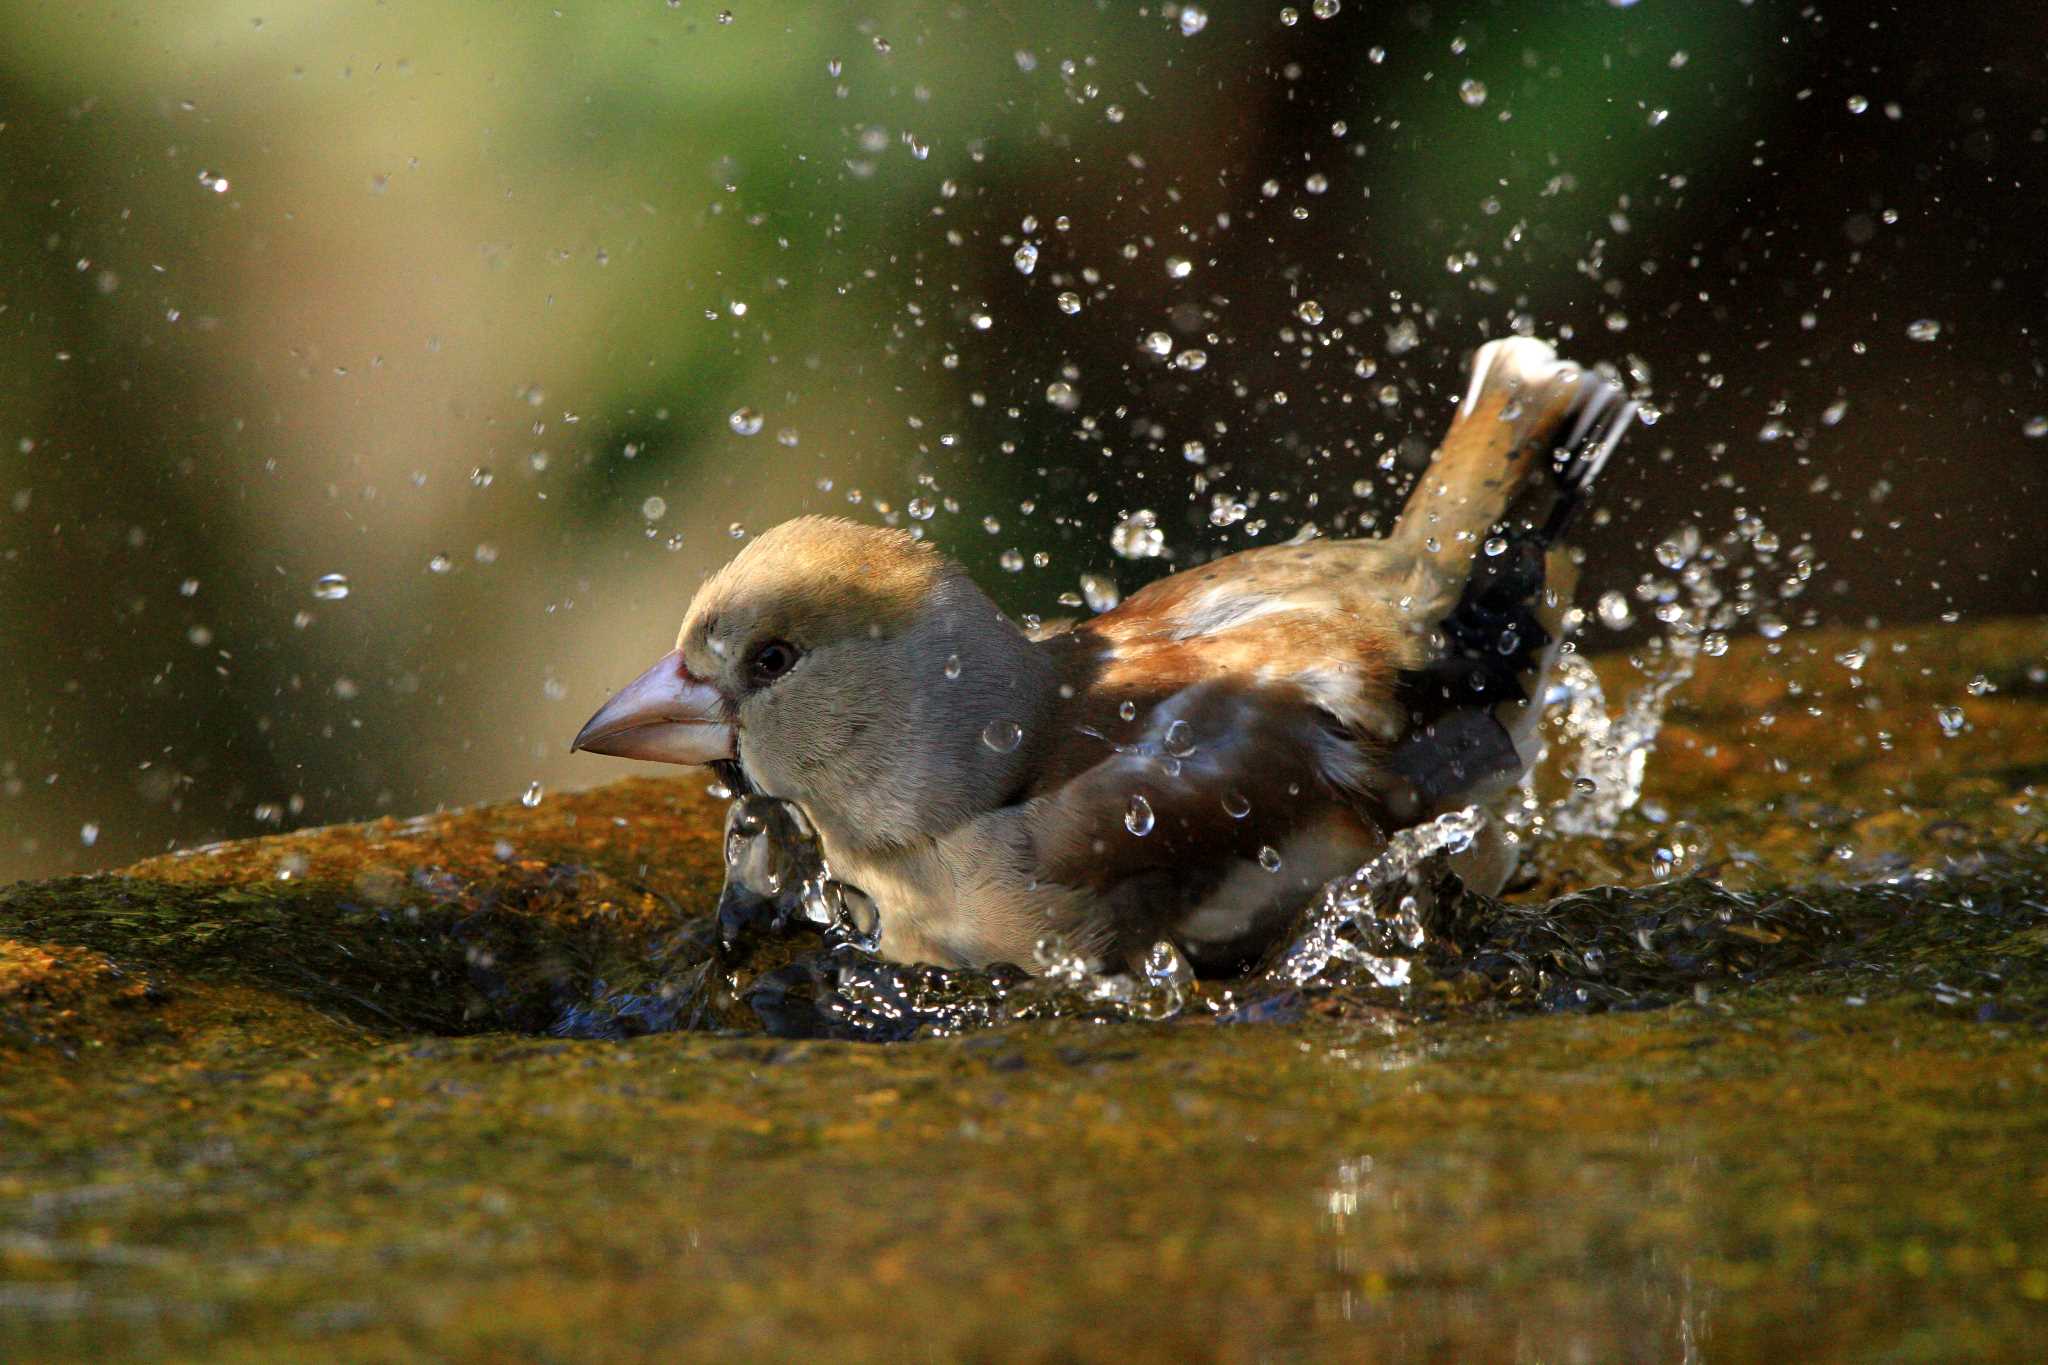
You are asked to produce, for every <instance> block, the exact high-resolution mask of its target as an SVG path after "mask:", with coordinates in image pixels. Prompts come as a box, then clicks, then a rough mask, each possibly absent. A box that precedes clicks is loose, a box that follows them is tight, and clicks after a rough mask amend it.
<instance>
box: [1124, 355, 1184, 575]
mask: <svg viewBox="0 0 2048 1365" xmlns="http://www.w3.org/2000/svg"><path fill="white" fill-rule="evenodd" d="M1183 354H1185V353H1183ZM1109 548H1110V549H1112V550H1115V551H1116V552H1117V554H1119V555H1121V556H1122V557H1123V558H1125V559H1157V558H1159V556H1161V555H1163V554H1165V553H1166V535H1165V533H1164V532H1163V531H1161V530H1160V529H1159V514H1158V513H1156V512H1154V511H1152V510H1151V509H1150V508H1140V509H1138V510H1137V511H1135V512H1133V513H1131V514H1130V515H1129V516H1127V517H1125V518H1124V519H1123V520H1122V521H1119V522H1118V523H1117V524H1116V529H1115V530H1114V531H1111V532H1110V533H1109Z"/></svg>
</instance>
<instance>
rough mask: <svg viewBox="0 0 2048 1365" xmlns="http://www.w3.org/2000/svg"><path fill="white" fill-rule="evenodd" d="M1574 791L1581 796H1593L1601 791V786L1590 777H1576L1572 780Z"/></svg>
mask: <svg viewBox="0 0 2048 1365" xmlns="http://www.w3.org/2000/svg"><path fill="white" fill-rule="evenodd" d="M1572 790H1573V791H1575V792H1577V793H1578V794H1579V795H1581V796H1591V795H1592V794H1593V793H1594V792H1596V791H1599V790H1600V784H1599V783H1598V782H1595V781H1594V780H1593V779H1592V778H1590V777H1575V778H1573V779H1572Z"/></svg>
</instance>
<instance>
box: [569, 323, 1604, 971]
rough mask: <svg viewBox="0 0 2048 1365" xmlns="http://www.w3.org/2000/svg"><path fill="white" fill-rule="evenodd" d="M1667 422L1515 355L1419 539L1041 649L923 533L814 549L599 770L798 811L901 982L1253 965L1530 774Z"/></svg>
mask: <svg viewBox="0 0 2048 1365" xmlns="http://www.w3.org/2000/svg"><path fill="white" fill-rule="evenodd" d="M1634 413H1635V406H1634V404H1633V403H1631V402H1629V401H1628V400H1627V398H1626V396H1625V395H1624V394H1623V392H1622V390H1621V388H1620V386H1619V385H1617V384H1616V383H1615V382H1614V381H1613V380H1611V379H1609V378H1606V377H1604V376H1602V375H1600V374H1599V373H1597V372H1595V371H1593V370H1589V369H1587V368H1585V367H1582V366H1579V365H1575V364H1572V363H1571V362H1569V361H1565V360H1561V359H1559V357H1558V356H1557V354H1556V352H1555V351H1554V350H1553V349H1552V348H1551V347H1550V346H1549V345H1547V344H1545V343H1543V342H1541V341H1538V340H1535V339H1533V338H1528V337H1509V338H1506V339H1502V340H1496V341H1491V342H1488V343H1486V344H1485V345H1483V346H1481V347H1479V349H1478V351H1477V353H1476V355H1475V356H1474V358H1473V361H1472V367H1471V375H1470V383H1469V386H1468V387H1467V388H1466V390H1465V392H1464V396H1463V399H1462V401H1461V402H1460V403H1459V405H1458V406H1457V408H1456V410H1455V412H1454V414H1453V416H1452V419H1451V422H1450V424H1449V428H1448V431H1447V433H1446V435H1445V436H1444V439H1443V441H1442V443H1441V444H1440V445H1439V446H1438V448H1437V449H1436V451H1435V453H1434V455H1433V456H1432V458H1431V461H1430V463H1429V465H1428V466H1427V468H1426V469H1424V470H1423V472H1422V474H1421V475H1420V478H1419V481H1418V482H1417V483H1416V485H1415V486H1414V488H1413V489H1412V490H1411V491H1410V493H1409V495H1408V497H1407V500H1406V502H1405V504H1404V505H1403V508H1402V510H1401V513H1400V516H1399V518H1398V520H1396V521H1395V522H1394V524H1393V526H1392V528H1391V529H1390V531H1389V532H1388V533H1387V534H1386V535H1384V536H1379V537H1369V538H1358V539H1336V538H1306V539H1304V538H1297V539H1296V540H1294V541H1290V542H1289V543H1285V544H1274V545H1269V546H1263V547H1259V548H1256V549H1249V550H1244V551H1241V552H1238V553H1235V554H1231V555H1227V556H1224V557H1222V558H1218V559H1215V560H1212V561H1210V562H1208V563H1206V564H1201V565H1198V566H1195V567H1190V568H1187V569H1185V570H1182V571H1181V572H1178V573H1175V574H1172V575H1170V576H1168V577H1164V578H1161V579H1158V580H1157V581H1155V582H1152V583H1151V584H1149V585H1147V586H1146V587H1144V588H1143V589H1141V590H1139V591H1137V592H1134V593H1133V594H1132V595H1131V596H1130V597H1128V598H1126V599H1124V600H1123V602H1122V603H1121V604H1119V605H1117V606H1115V607H1114V608H1112V609H1110V610H1108V611H1104V612H1102V613H1101V614H1099V615H1095V616H1090V617H1087V618H1085V619H1081V620H1076V621H1073V622H1069V623H1058V624H1054V625H1051V626H1048V627H1043V628H1037V629H1032V630H1027V629H1025V628H1023V627H1020V626H1019V625H1018V624H1016V623H1015V622H1013V621H1012V620H1011V619H1009V618H1008V617H1007V616H1005V615H1004V614H1003V613H1002V612H1001V611H1000V610H999V609H998V608H997V607H996V605H995V604H994V602H993V601H991V600H990V598H989V597H988V596H987V595H986V594H985V593H984V592H983V591H982V590H981V589H980V588H979V587H978V586H976V584H975V583H974V581H973V579H972V578H970V577H969V575H968V574H967V572H966V571H965V570H964V569H963V568H962V567H961V566H960V565H959V564H957V563H955V562H954V561H953V560H952V559H950V558H948V557H947V556H946V555H944V554H942V553H941V552H940V551H939V550H938V549H937V548H936V547H934V546H933V545H931V544H930V543H929V542H927V541H924V540H921V539H919V538H917V537H914V536H912V535H910V534H908V533H906V532H905V531H902V530H897V529H889V528H882V527H876V526H870V525H862V524H857V523H854V522H851V521H847V520H841V519H836V518H830V517H821V516H805V517H801V518H798V519H796V520H794V521H789V522H785V523H783V524H781V525H779V526H776V527H775V528H773V529H772V530H769V531H767V532H765V533H763V534H762V535H760V536H759V537H758V538H757V539H755V540H753V541H752V542H751V543H750V544H748V545H747V546H746V547H745V548H744V549H743V550H741V551H740V553H739V554H738V555H737V556H736V557H735V558H733V559H732V560H731V561H730V562H729V563H727V564H726V565H725V566H724V567H723V568H721V569H720V570H719V571H718V572H716V573H715V574H713V575H712V576H711V577H709V578H708V579H706V580H705V581H704V583H703V584H702V585H701V586H700V587H699V588H698V590H697V592H696V595H695V597H694V598H693V599H692V601H691V602H690V604H689V608H688V610H687V611H686V612H685V613H684V616H683V623H682V629H681V632H680V634H679V635H678V637H677V640H676V646H675V648H674V649H673V650H671V651H669V652H668V653H667V654H665V655H663V656H662V657H661V658H660V659H659V660H657V661H656V662H655V664H654V665H653V667H651V668H649V669H648V670H647V671H646V672H645V673H643V674H641V675H640V676H639V677H638V678H637V679H635V680H634V681H633V682H631V683H629V684H627V685H626V686H625V687H624V688H623V689H621V690H620V691H619V692H618V693H617V694H616V695H615V696H613V697H612V698H611V700H610V701H608V702H606V703H605V704H604V706H603V707H601V708H600V709H599V710H598V712H597V713H596V714H595V715H593V716H592V717H591V718H590V721H589V723H588V724H586V725H585V726H584V727H583V730H582V732H581V733H580V734H578V735H577V736H576V739H575V742H574V745H573V747H574V748H576V749H583V750H589V751H591V752H593V753H600V754H613V755H619V756H623V757H628V758H638V759H652V760H655V761H659V762H665V763H680V764H699V765H710V766H713V767H715V768H717V769H718V770H719V771H720V772H721V774H723V775H724V776H725V777H726V779H727V780H728V783H729V785H732V786H734V787H735V788H736V789H738V790H741V791H744V792H751V793H757V794H759V795H762V796H768V797H774V798H778V799H780V800H782V801H786V802H789V803H792V804H793V805H794V806H795V807H797V808H798V809H799V810H801V812H802V813H803V815H804V816H805V817H806V820H807V822H808V824H809V826H810V828H811V830H813V831H814V832H815V836H816V840H817V844H818V848H819V851H820V853H821V854H822V856H823V859H824V862H825V866H826V869H827V870H828V872H829V876H830V877H831V878H832V879H833V881H835V882H837V883H839V884H841V885H843V886H845V887H847V888H850V889H853V890H857V891H858V892H860V893H862V895H863V896H864V897H865V900H866V902H867V903H868V904H870V905H871V906H872V907H873V914H874V916H875V917H876V918H877V919H878V922H879V942H878V951H879V952H880V953H881V955H882V956H883V957H884V958H887V959H890V960H893V961H898V962H928V963H936V964H941V965H953V966H983V965H989V964H993V963H999V962H1007V963H1012V964H1015V965H1017V966H1020V967H1023V968H1025V969H1027V970H1032V969H1034V968H1035V967H1036V966H1038V965H1039V964H1042V963H1044V962H1046V961H1048V960H1051V957H1049V956H1048V955H1049V954H1052V955H1058V954H1064V955H1067V956H1068V957H1069V958H1071V956H1074V955H1078V956H1079V957H1080V958H1081V959H1082V960H1083V961H1084V962H1086V963H1087V964H1089V965H1090V966H1091V967H1094V968H1097V969H1101V970H1123V969H1126V968H1132V967H1135V966H1136V965H1137V964H1139V963H1141V962H1142V961H1143V958H1144V955H1145V954H1146V953H1147V951H1148V950H1150V949H1151V948H1152V946H1153V945H1154V944H1156V943H1158V942H1160V941H1161V940H1165V941H1167V942H1170V943H1172V944H1173V945H1174V946H1175V947H1176V948H1177V949H1178V950H1179V951H1180V953H1181V954H1182V955H1183V957H1184V958H1185V959H1186V960H1187V961H1188V962H1189V963H1190V964H1191V965H1192V966H1193V967H1194V968H1195V970H1196V971H1198V972H1200V973H1203V974H1205V975H1215V974H1222V973H1230V972H1234V971H1238V970H1242V969H1243V968H1244V967H1245V966H1247V965H1248V964H1250V963H1251V962H1253V961H1255V960H1256V959H1257V958H1258V956H1259V955H1260V954H1261V953H1262V952H1264V951H1265V950H1266V949H1267V948H1268V947H1269V946H1270V945H1271V944H1272V943H1273V942H1274V940H1275V939H1276V937H1277V936H1279V935H1280V934H1281V933H1282V932H1283V931H1284V930H1285V928H1286V926H1287V925H1288V924H1289V923H1290V922H1291V921H1292V920H1293V918H1294V917H1295V916H1296V915H1297V914H1298V912H1299V911H1300V910H1301V909H1302V907H1303V906H1304V905H1306V904H1307V903H1308V901H1309V899H1310V898H1311V897H1312V896H1313V895H1314V893H1315V892H1316V891H1317V890H1318V888H1320V887H1321V886H1322V885H1323V884H1324V883H1325V882H1327V881H1329V880H1330V879H1332V878H1335V877H1337V876H1340V875H1342V874H1345V873H1348V872H1350V871H1352V870H1353V869H1355V868H1357V867H1359V866H1360V865H1362V864H1363V863H1365V862H1367V861H1369V860H1370V859H1371V858H1372V857H1373V856H1374V855H1375V854H1376V853H1377V852H1378V851H1379V850H1380V849H1381V848H1382V847H1383V846H1384V844H1385V841H1386V839H1387V838H1388V836H1389V835H1390V834H1391V833H1392V832H1393V831H1396V830H1398V829H1401V828H1403V827H1406V826H1410V825H1413V824H1417V823H1419V822H1421V821H1424V820H1428V819H1430V818H1432V817H1434V816H1436V815H1438V814H1440V813H1442V812H1445V811H1449V810H1455V809H1459V808H1462V807H1465V806H1467V805H1473V804H1477V805H1479V806H1480V807H1481V808H1482V809H1485V808H1488V807H1489V806H1491V805H1493V804H1496V803H1498V801H1499V800H1500V798H1501V797H1503V796H1504V795H1505V794H1506V793H1507V792H1508V791H1509V790H1510V789H1511V788H1512V787H1513V786H1514V784H1515V783H1516V782H1517V781H1518V779H1519V778H1520V777H1521V775H1522V774H1523V772H1524V771H1525V769H1526V767H1527V766H1528V764H1529V762H1530V760H1531V758H1532V756H1533V750H1534V748H1535V747H1536V729H1537V725H1538V722H1539V721H1540V719H1541V709H1542V698H1543V695H1544V688H1545V679H1546V675H1547V674H1548V673H1549V671H1550V669H1551V667H1552V665H1553V662H1554V660H1555V658H1556V655H1557V652H1558V649H1559V647H1560V645H1561V644H1562V642H1563V641H1564V639H1565V637H1566V633H1567V625H1568V619H1567V618H1568V616H1569V615H1570V612H1569V596H1570V589H1571V585H1572V579H1573V577H1574V573H1573V568H1572V564H1571V560H1570V557H1569V555H1568V552H1567V551H1566V550H1565V549H1564V548H1563V546H1562V542H1561V537H1562V535H1563V534H1564V532H1565V530H1566V529H1567V527H1568V525H1569V524H1570V522H1571V520H1572V517H1573V514H1574V512H1575V511H1576V510H1577V509H1578V507H1579V506H1580V505H1581V504H1582V502H1583V501H1584V499H1585V497H1586V494H1587V491H1588V489H1589V487H1590V486H1591V484H1592V482H1593V480H1594V478H1595V477H1596V476H1597V475H1598V474H1599V473H1600V470H1601V467H1602V466H1603V465H1604V464H1605V463H1606V461H1607V458H1608V456H1609V454H1610V453H1611V452H1612V451H1613V450H1614V448H1615V445H1616V443H1617V442H1618V441H1619V439H1620V438H1621V435H1622V433H1623V431H1624V430H1625V429H1626V428H1627V427H1628V425H1629V423H1630V421H1631V420H1632V418H1633V416H1634ZM1515 856H1516V848H1515V838H1514V835H1513V833H1512V831H1511V830H1509V829H1508V828H1507V827H1506V826H1505V825H1503V824H1502V823H1501V821H1500V820H1499V819H1498V818H1497V817H1490V818H1489V819H1488V821H1487V823H1486V824H1485V826H1484V828H1483V830H1482V832H1481V834H1480V836H1479V837H1478V838H1477V839H1476V840H1474V841H1473V843H1472V844H1471V845H1470V846H1469V847H1468V848H1466V849H1465V850H1464V851H1463V852H1462V853H1460V854H1459V855H1458V856H1457V858H1455V859H1454V860H1453V870H1454V871H1456V872H1457V873H1458V874H1459V875H1460V876H1461V877H1462V878H1463V879H1464V881H1465V883H1466V884H1467V885H1468V886H1471V887H1473V888H1475V889H1477V890H1480V891H1482V892H1485V893H1488V894H1492V893H1494V892H1497V891H1498V890H1499V889H1500V887H1501V886H1502V884H1503V883H1504V882H1505V881H1506V880H1507V878H1508V877H1509V875H1510V874H1511V872H1512V870H1513V867H1514V863H1515Z"/></svg>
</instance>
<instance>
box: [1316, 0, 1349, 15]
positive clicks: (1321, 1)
mask: <svg viewBox="0 0 2048 1365" xmlns="http://www.w3.org/2000/svg"><path fill="white" fill-rule="evenodd" d="M1343 8H1344V0H1316V2H1315V3H1314V4H1313V5H1310V6H1309V8H1308V12H1309V13H1310V14H1313V15H1315V17H1316V18H1318V19H1334V18H1336V17H1337V12H1338V11H1339V10H1341V9H1343Z"/></svg>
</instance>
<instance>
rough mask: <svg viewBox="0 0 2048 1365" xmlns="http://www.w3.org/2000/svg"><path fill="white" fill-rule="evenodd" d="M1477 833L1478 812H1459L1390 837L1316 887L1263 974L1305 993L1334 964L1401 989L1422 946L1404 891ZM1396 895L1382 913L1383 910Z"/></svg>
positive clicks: (1410, 898) (1411, 897) (1411, 899)
mask: <svg viewBox="0 0 2048 1365" xmlns="http://www.w3.org/2000/svg"><path fill="white" fill-rule="evenodd" d="M1485 827H1486V815H1485V813H1484V812H1483V811H1481V810H1480V809H1479V808H1478V807H1477V806H1466V807H1465V808H1463V809H1462V810H1454V811H1447V812H1445V813H1444V814H1442V815H1439V816H1437V817H1436V819H1434V820H1431V821H1430V822H1429V823H1428V824H1423V825H1416V826H1414V827H1412V828H1410V829H1404V830H1401V831H1399V832H1398V833H1396V834H1395V835H1394V837H1393V838H1391V839H1389V840H1388V841H1387V847H1386V849H1385V850H1384V851H1383V852H1382V853H1381V854H1380V855H1379V856H1378V857H1377V858H1374V859H1373V860H1372V861H1371V862H1369V863H1367V864H1366V865H1365V866H1364V867H1361V868H1360V869H1358V871H1356V872H1354V873H1352V874H1351V875H1350V876H1348V877H1340V878H1339V879H1337V880H1336V881H1334V882H1331V883H1330V884H1329V885H1328V886H1325V887H1324V888H1323V893H1322V897H1321V899H1320V900H1319V901H1318V902H1317V904H1316V907H1315V909H1314V910H1312V911H1310V912H1309V916H1308V920H1307V923H1306V924H1304V925H1303V927H1302V929H1301V932H1300V933H1299V934H1298V935H1297V936H1296V937H1295V940H1294V942H1293V944H1292V945H1291V946H1289V948H1288V949H1287V951H1286V952H1285V953H1284V954H1283V955H1282V956H1281V958H1280V960H1279V962H1278V963H1276V964H1275V965H1274V967H1273V968H1272V970H1271V971H1270V972H1269V973H1268V975H1269V976H1271V977H1272V978H1274V979H1276V980H1279V981H1283V982H1286V983H1288V984H1290V985H1294V986H1307V985H1309V984H1311V983H1314V982H1317V981H1320V980H1323V979H1324V978H1325V974H1326V973H1327V972H1328V970H1329V967H1330V964H1331V963H1332V962H1335V961H1341V962H1345V963H1349V964H1352V965H1354V966H1358V967H1362V968H1363V969H1364V970H1365V971H1366V972H1367V973H1368V974H1369V975H1370V976H1371V977H1372V979H1373V980H1374V981H1375V982H1376V983H1377V984H1379V985H1382V986H1394V987H1399V986H1405V985H1407V984H1408V983H1409V980H1410V974H1411V959H1412V958H1413V957H1414V955H1415V954H1416V953H1417V952H1419V951H1420V950H1421V948H1422V944H1423V940H1424V933H1423V928H1422V904H1421V900H1420V899H1419V898H1418V896H1417V895H1416V894H1414V892H1413V891H1412V890H1411V889H1410V888H1412V887H1413V886H1414V885H1415V883H1416V882H1417V880H1418V878H1417V875H1416V874H1417V873H1419V872H1421V871H1423V870H1424V869H1425V868H1427V867H1431V866H1433V865H1435V864H1436V863H1437V862H1438V861H1439V860H1441V859H1443V858H1448V857H1451V856H1453V855H1455V854H1459V853H1463V852H1464V851H1465V850H1466V849H1469V848H1470V847H1472V842H1473V840H1474V839H1476V838H1478V837H1479V833H1480V831H1481V830H1483V829H1484V828H1485ZM1397 892H1399V893H1401V894H1400V896H1399V898H1398V899H1397V900H1394V902H1393V908H1392V913H1391V914H1390V913H1388V912H1387V909H1386V908H1385V907H1386V904H1387V902H1388V901H1389V900H1390V899H1391V898H1393V897H1394V895H1395V893H1397Z"/></svg>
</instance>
